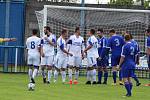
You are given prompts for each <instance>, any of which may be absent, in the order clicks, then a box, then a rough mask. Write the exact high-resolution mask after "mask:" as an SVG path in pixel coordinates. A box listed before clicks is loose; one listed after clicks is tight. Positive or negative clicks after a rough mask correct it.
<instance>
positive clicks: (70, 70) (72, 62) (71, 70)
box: [68, 56, 75, 84]
mask: <svg viewBox="0 0 150 100" xmlns="http://www.w3.org/2000/svg"><path fill="white" fill-rule="evenodd" d="M74 60H75V59H74V57H73V56H72V57H71V56H69V66H68V74H69V83H70V84H72V73H73V66H74V62H75V61H74Z"/></svg>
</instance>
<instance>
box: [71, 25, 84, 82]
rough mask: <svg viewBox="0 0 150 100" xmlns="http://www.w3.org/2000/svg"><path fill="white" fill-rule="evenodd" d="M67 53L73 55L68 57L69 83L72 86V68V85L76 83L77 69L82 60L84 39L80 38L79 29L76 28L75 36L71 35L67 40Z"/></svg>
mask: <svg viewBox="0 0 150 100" xmlns="http://www.w3.org/2000/svg"><path fill="white" fill-rule="evenodd" d="M68 45H69V52H70V53H72V54H73V56H69V69H68V73H69V80H70V81H69V83H70V84H72V73H73V68H75V74H74V75H75V80H74V82H73V83H74V84H77V83H78V81H77V80H78V76H79V67H80V65H81V63H82V58H83V55H84V53H83V49H84V39H83V37H81V36H80V28H79V27H76V29H75V34H74V35H71V36H70V38H69V40H68Z"/></svg>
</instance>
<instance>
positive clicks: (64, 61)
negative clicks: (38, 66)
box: [55, 56, 67, 69]
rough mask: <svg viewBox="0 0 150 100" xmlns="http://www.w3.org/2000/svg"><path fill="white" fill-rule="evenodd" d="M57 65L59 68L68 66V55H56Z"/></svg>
mask: <svg viewBox="0 0 150 100" xmlns="http://www.w3.org/2000/svg"><path fill="white" fill-rule="evenodd" d="M55 66H56V67H57V68H58V69H60V68H67V57H60V56H56V59H55Z"/></svg>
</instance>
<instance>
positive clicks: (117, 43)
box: [108, 29, 125, 85]
mask: <svg viewBox="0 0 150 100" xmlns="http://www.w3.org/2000/svg"><path fill="white" fill-rule="evenodd" d="M109 34H110V36H111V37H110V38H109V40H108V47H109V48H110V49H111V54H112V55H111V66H112V71H113V80H114V84H113V85H116V78H117V68H116V67H117V65H118V64H119V61H120V57H121V51H122V46H123V45H124V44H125V42H124V39H123V37H121V36H119V35H117V34H116V32H115V30H114V29H112V30H110V32H109ZM119 80H120V85H123V84H122V78H121V73H120V72H119Z"/></svg>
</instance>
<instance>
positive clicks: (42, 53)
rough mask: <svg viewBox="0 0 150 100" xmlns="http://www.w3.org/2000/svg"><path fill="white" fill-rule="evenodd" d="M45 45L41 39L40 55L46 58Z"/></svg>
mask: <svg viewBox="0 0 150 100" xmlns="http://www.w3.org/2000/svg"><path fill="white" fill-rule="evenodd" d="M43 44H44V40H43V39H41V43H40V54H41V56H42V57H44V56H45V55H44V52H43Z"/></svg>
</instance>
